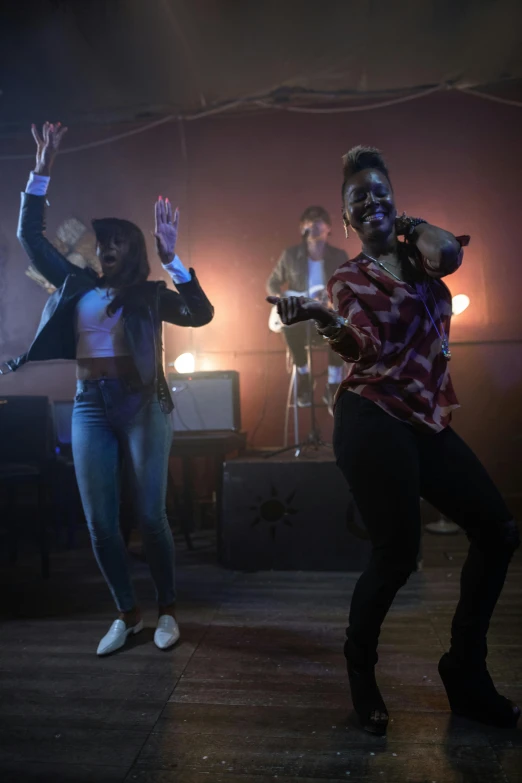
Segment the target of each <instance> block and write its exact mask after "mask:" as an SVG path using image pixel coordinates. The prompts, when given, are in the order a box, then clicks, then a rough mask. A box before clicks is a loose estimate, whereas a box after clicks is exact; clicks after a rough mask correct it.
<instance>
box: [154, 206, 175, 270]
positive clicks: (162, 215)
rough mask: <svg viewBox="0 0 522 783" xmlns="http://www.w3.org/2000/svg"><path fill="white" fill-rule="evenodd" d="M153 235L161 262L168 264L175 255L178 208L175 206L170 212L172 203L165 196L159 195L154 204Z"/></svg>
mask: <svg viewBox="0 0 522 783" xmlns="http://www.w3.org/2000/svg"><path fill="white" fill-rule="evenodd" d="M154 218H155V225H154V236H155V237H156V249H157V251H158V255H159V257H160V260H161V263H162V264H170V262H171V261H172V260H173V259H174V256H175V255H176V241H177V239H178V224H179V209H178V208H177V207H176V209H175V210H174V215H173V214H172V204H171V203H170V201H169V200H168V198H166V199H165V200H163V198H162V196H159V198H158V200H157V201H156V204H155V205H154Z"/></svg>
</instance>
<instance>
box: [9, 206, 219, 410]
mask: <svg viewBox="0 0 522 783" xmlns="http://www.w3.org/2000/svg"><path fill="white" fill-rule="evenodd" d="M44 221H45V196H34V195H31V194H28V193H22V207H21V211H20V221H19V224H18V239H19V240H20V242H21V243H22V245H23V247H24V249H25V251H26V252H27V255H28V256H29V258H30V259H31V262H32V264H33V265H34V266H35V267H36V269H37V270H38V271H39V272H40V274H42V275H43V276H44V277H45V278H46V279H47V280H48V281H49V282H50V283H52V284H53V285H54V286H55V287H56V288H57V289H58V290H57V291H56V292H55V293H54V294H52V295H51V297H50V298H49V301H48V302H47V304H46V305H45V308H44V311H43V313H42V318H41V320H40V325H39V327H38V331H37V332H36V336H35V338H34V340H33V342H32V344H31V346H30V348H29V350H28V351H27V353H25V354H23V355H22V356H19V357H18V358H17V359H12V360H10V361H8V362H6V364H7V366H8V367H9V369H10V370H11V371H15V370H17V369H18V368H19V367H21V366H22V365H23V364H25V363H26V362H29V361H45V360H46V359H75V358H76V336H75V329H74V317H75V310H76V305H77V304H78V302H79V300H80V299H81V298H82V296H84V295H85V294H86V293H88V291H90V290H92V289H93V288H96V285H97V283H98V277H97V275H96V273H95V272H94V271H93V270H92V269H88V268H86V269H80V268H79V267H77V266H75V265H74V264H72V263H71V262H70V261H67V259H66V258H64V256H62V254H61V253H60V252H58V250H57V249H56V248H55V247H54V246H53V245H52V244H51V243H50V242H49V240H48V239H46V237H45V236H44V230H45V225H44ZM190 274H191V277H192V279H191V280H190V281H189V282H187V283H180V284H179V285H177V286H176V287H177V288H178V291H179V293H177V292H176V291H172V290H169V289H168V288H167V286H166V284H165V283H164V282H163V281H154V282H152V281H147V282H145V283H142V284H141V285H140V294H141V296H139V297H137V304H134V305H133V306H132V309H131V308H129V311H128V312H125V309H126V308H125V307H124V311H123V316H122V317H123V322H124V331H125V337H126V340H127V344H128V345H129V348H130V351H131V355H132V357H133V359H134V362H135V364H136V367H137V369H138V373H139V375H140V378H141V381H142V383H143V384H144V386H149V387H155V388H156V391H157V394H158V399H159V401H160V404H161V407H162V410H164V411H165V412H166V413H169V412H170V411H171V410H172V409H173V407H174V406H173V403H172V399H171V396H170V393H169V390H168V385H167V382H166V380H165V375H164V373H163V361H162V359H163V356H162V354H163V345H162V339H161V323H162V321H167V322H168V323H171V324H176V325H178V326H204V325H205V324H208V323H209V322H210V321H211V320H212V318H213V316H214V308H213V307H212V305H211V304H210V302H209V300H208V299H207V297H206V295H205V293H204V292H203V289H202V288H201V286H200V285H199V283H198V280H197V277H196V275H195V272H194V270H193V269H191V270H190Z"/></svg>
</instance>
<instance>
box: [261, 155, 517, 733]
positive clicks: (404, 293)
mask: <svg viewBox="0 0 522 783" xmlns="http://www.w3.org/2000/svg"><path fill="white" fill-rule="evenodd" d="M343 163H344V169H343V183H342V200H343V218H344V224H345V229H346V235H347V236H348V233H349V232H350V231H353V232H355V234H356V235H357V236H358V238H359V239H360V241H361V244H362V252H361V253H359V255H357V256H356V257H355V258H353V259H352V260H351V261H348V262H346V263H345V264H344V265H343V266H341V267H340V268H339V269H338V270H337V271H336V272H335V274H334V275H333V277H332V278H331V279H330V282H329V284H328V289H329V293H330V297H331V299H332V301H333V304H334V307H335V309H336V312H332V311H331V310H329V309H328V308H327V307H325V306H324V305H322V304H321V303H318V302H314V301H313V300H310V299H306V298H304V297H291V298H289V299H279V300H277V299H276V298H274V297H269V298H268V301H269V302H270V303H271V304H276V305H277V307H278V310H279V313H280V316H281V320H282V322H283V323H284V324H286V325H291V324H294V323H302V322H303V321H307V320H309V319H313V320H314V321H315V322H316V325H317V329H318V332H319V333H320V334H321V335H323V337H325V338H326V340H327V342H328V344H329V345H330V346H331V347H332V348H333V350H334V351H337V353H338V354H339V355H340V356H342V357H343V359H344V360H345V361H346V362H348V363H349V364H350V369H349V372H348V375H347V377H346V379H345V380H344V381H343V383H342V386H341V388H340V390H339V393H338V396H337V400H336V404H335V424H334V451H335V456H336V459H337V464H338V466H339V467H340V469H341V470H342V472H343V473H344V475H345V477H346V479H347V481H348V484H349V485H350V487H351V490H352V493H353V497H354V499H355V502H356V504H357V506H358V508H359V511H360V513H361V516H362V519H363V521H364V523H365V527H366V529H367V530H368V533H369V535H370V539H371V543H372V556H371V559H370V562H369V564H368V566H367V567H366V569H365V570H364V572H363V573H362V575H361V577H360V578H359V580H358V582H357V585H356V587H355V589H354V592H353V596H352V603H351V608H350V617H349V625H348V628H347V629H346V642H345V646H344V652H345V656H346V660H347V667H348V677H349V681H350V687H351V692H352V701H353V705H354V708H355V710H356V712H357V714H358V716H359V720H360V722H361V725H362V726H363V728H364V729H366V730H367V731H370V732H373V733H376V734H384V732H385V731H386V727H387V724H388V710H387V708H386V705H385V703H384V700H383V698H382V696H381V693H380V691H379V688H378V686H377V682H376V678H375V665H376V663H377V660H378V656H377V645H378V640H379V633H380V630H381V625H382V623H383V621H384V619H385V617H386V615H387V613H388V610H389V609H390V606H391V604H392V602H393V600H394V598H395V595H396V593H397V591H398V590H399V589H400V588H401V587H402V586H403V585H404V584H405V583H406V581H407V580H408V578H409V576H410V574H411V573H412V572H413V571H414V570H415V568H416V557H417V553H418V551H419V541H420V530H421V516H420V498H421V496H422V497H423V498H425V499H426V500H427V501H429V502H430V503H431V504H432V505H433V506H435V507H436V508H437V509H438V510H439V511H440V512H441V513H442V514H444V515H445V516H447V517H448V518H449V519H451V520H453V521H454V522H455V523H456V524H457V525H459V526H460V527H462V528H463V530H464V531H465V532H466V534H467V536H468V538H469V542H470V545H469V551H468V555H467V558H466V561H465V563H464V565H463V567H462V574H461V580H460V598H459V602H458V605H457V608H456V612H455V616H454V618H453V623H452V627H451V646H450V649H449V652H446V653H445V654H444V655H443V656H442V658H441V659H440V662H439V673H440V676H441V679H442V682H443V684H444V687H445V689H446V693H447V695H448V700H449V703H450V707H451V709H452V711H453V712H455V713H456V714H458V715H464V716H466V717H468V718H472V719H475V720H478V721H482V722H484V723H489V724H492V725H495V726H503V727H512V726H515V725H516V723H517V721H518V719H519V717H520V709H519V707H517V706H516V705H515V704H514V703H513V702H511V701H510V700H509V699H507V698H505V697H504V696H501V695H500V694H499V693H498V692H497V690H496V688H495V686H494V684H493V681H492V679H491V676H490V674H489V672H488V669H487V666H486V657H487V643H486V636H487V631H488V628H489V623H490V620H491V616H492V614H493V610H494V608H495V605H496V603H497V600H498V598H499V596H500V593H501V590H502V587H503V585H504V580H505V578H506V573H507V570H508V566H509V563H510V561H511V558H512V556H513V553H514V552H515V550H516V549H517V547H518V546H519V543H520V538H519V532H518V528H517V525H516V523H515V521H514V520H513V516H512V514H511V513H510V511H509V509H508V508H507V507H506V504H505V502H504V500H503V498H502V496H501V494H500V492H499V491H498V489H497V488H496V486H495V485H494V484H493V482H492V480H491V478H490V477H489V475H488V473H487V472H486V470H485V469H484V467H483V466H482V465H481V463H480V462H479V460H478V459H477V457H476V456H475V454H474V453H473V452H472V451H471V449H470V448H469V447H468V446H467V445H466V444H465V443H464V442H463V441H462V439H461V438H460V437H459V436H458V435H457V433H456V432H455V431H454V430H453V429H452V427H451V426H450V422H451V414H452V411H454V410H455V409H456V408H458V407H459V406H458V402H457V398H456V395H455V392H454V389H453V385H452V382H451V377H450V372H449V360H450V358H451V352H450V347H449V329H450V318H451V295H450V292H449V290H448V288H447V287H446V285H445V284H444V282H443V278H444V277H446V276H447V275H450V274H452V273H453V272H455V271H456V270H457V269H458V268H459V266H460V264H461V263H462V257H463V246H464V245H466V244H467V243H468V241H469V237H455V236H453V234H451V233H450V232H448V231H445V230H443V229H441V228H437V227H436V226H433V225H430V223H428V222H427V221H426V220H423V219H422V218H411V217H407V216H405V215H402V216H400V217H398V215H397V209H396V206H395V195H394V192H393V187H392V184H391V180H390V175H389V172H388V168H387V166H386V164H385V161H384V159H383V157H382V155H381V153H380V152H379V150H376V149H374V148H372V147H354V148H353V149H351V150H350V151H349V152H348V153H347V155H345V156H344V159H343ZM494 371H495V368H494V367H493V368H492V372H494Z"/></svg>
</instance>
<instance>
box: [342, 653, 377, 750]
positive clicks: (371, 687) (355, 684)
mask: <svg viewBox="0 0 522 783" xmlns="http://www.w3.org/2000/svg"><path fill="white" fill-rule="evenodd" d="M361 652H362V651H361V650H357V649H356V648H355V646H354V645H353V643H352V642H351V641H350V640H347V641H346V643H345V645H344V654H345V657H346V666H347V669H348V679H349V681H350V690H351V693H352V704H353V707H354V710H355V712H356V713H357V717H358V718H359V722H360V724H361V727H362V728H363V729H364V730H365V731H368V732H370V733H371V734H378V735H379V736H383V735H384V734H386V728H387V726H388V710H387V709H386V705H385V703H384V699H383V698H382V696H381V692H380V690H379V686H378V685H377V682H376V680H375V665H373V664H372V662H368V656H364V655H362V654H361ZM365 658H366V660H364V659H365Z"/></svg>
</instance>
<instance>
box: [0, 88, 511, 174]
mask: <svg viewBox="0 0 522 783" xmlns="http://www.w3.org/2000/svg"><path fill="white" fill-rule="evenodd" d="M442 90H458V91H459V92H462V93H465V94H466V95H474V96H476V97H477V98H482V99H483V100H488V101H494V102H495V103H501V104H504V105H506V106H516V107H518V108H522V102H521V101H516V100H511V99H509V98H501V97H497V96H495V95H490V94H488V93H485V92H481V91H478V90H475V89H472V88H468V87H458V86H455V85H448V84H437V85H436V86H434V87H429V88H428V89H426V90H421V91H420V92H416V93H413V94H411V95H402V96H400V97H398V98H390V99H389V100H386V101H378V102H377V103H366V104H362V105H359V106H337V107H331V108H320V107H319V108H313V107H305V106H289V105H282V104H280V103H273V102H270V101H269V100H266V99H267V98H270V97H271V95H267V96H265V99H263V98H262V97H259V96H252V97H248V98H241V99H240V100H235V101H230V102H229V103H223V104H221V105H220V106H215V107H214V108H211V109H207V110H205V111H202V112H195V113H193V114H169V115H167V116H166V117H162V118H161V119H159V120H154V122H149V123H147V124H146V125H141V126H140V127H139V128H133V129H132V130H128V131H124V132H123V133H118V134H116V135H114V136H109V137H108V138H106V139H99V140H98V141H91V142H88V143H87V144H80V145H79V146H77V147H66V148H65V149H63V150H62V151H61V152H60V156H62V155H70V154H72V153H73V152H82V151H83V150H89V149H94V148H95V147H102V146H103V145H105V144H112V143H113V142H115V141H121V140H122V139H127V138H129V137H130V136H136V135H137V134H138V133H145V132H146V131H149V130H152V129H153V128H157V127H158V126H160V125H165V124H166V123H168V122H175V121H178V120H179V121H183V120H185V121H189V120H200V119H204V118H205V117H211V116H214V115H216V114H223V113H224V112H227V111H230V110H232V109H236V108H238V107H240V106H247V105H251V106H259V107H260V108H263V109H277V110H278V111H286V112H292V113H297V114H344V113H350V112H363V111H374V110H376V109H384V108H386V107H388V106H397V105H399V104H401V103H406V102H408V101H414V100H417V99H418V98H425V97H426V96H428V95H432V94H433V93H436V92H440V91H442ZM307 93H308V94H310V91H307ZM321 94H322V95H323V96H325V97H326V96H328V97H329V98H334V97H335V93H331V92H328V93H321V92H319V91H314V92H313V95H315V96H318V95H321ZM343 94H344V95H346V92H344V93H343ZM339 95H340V93H338V94H337V97H339ZM33 157H34V154H25V153H24V154H21V155H0V161H2V160H27V159H32V158H33Z"/></svg>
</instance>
